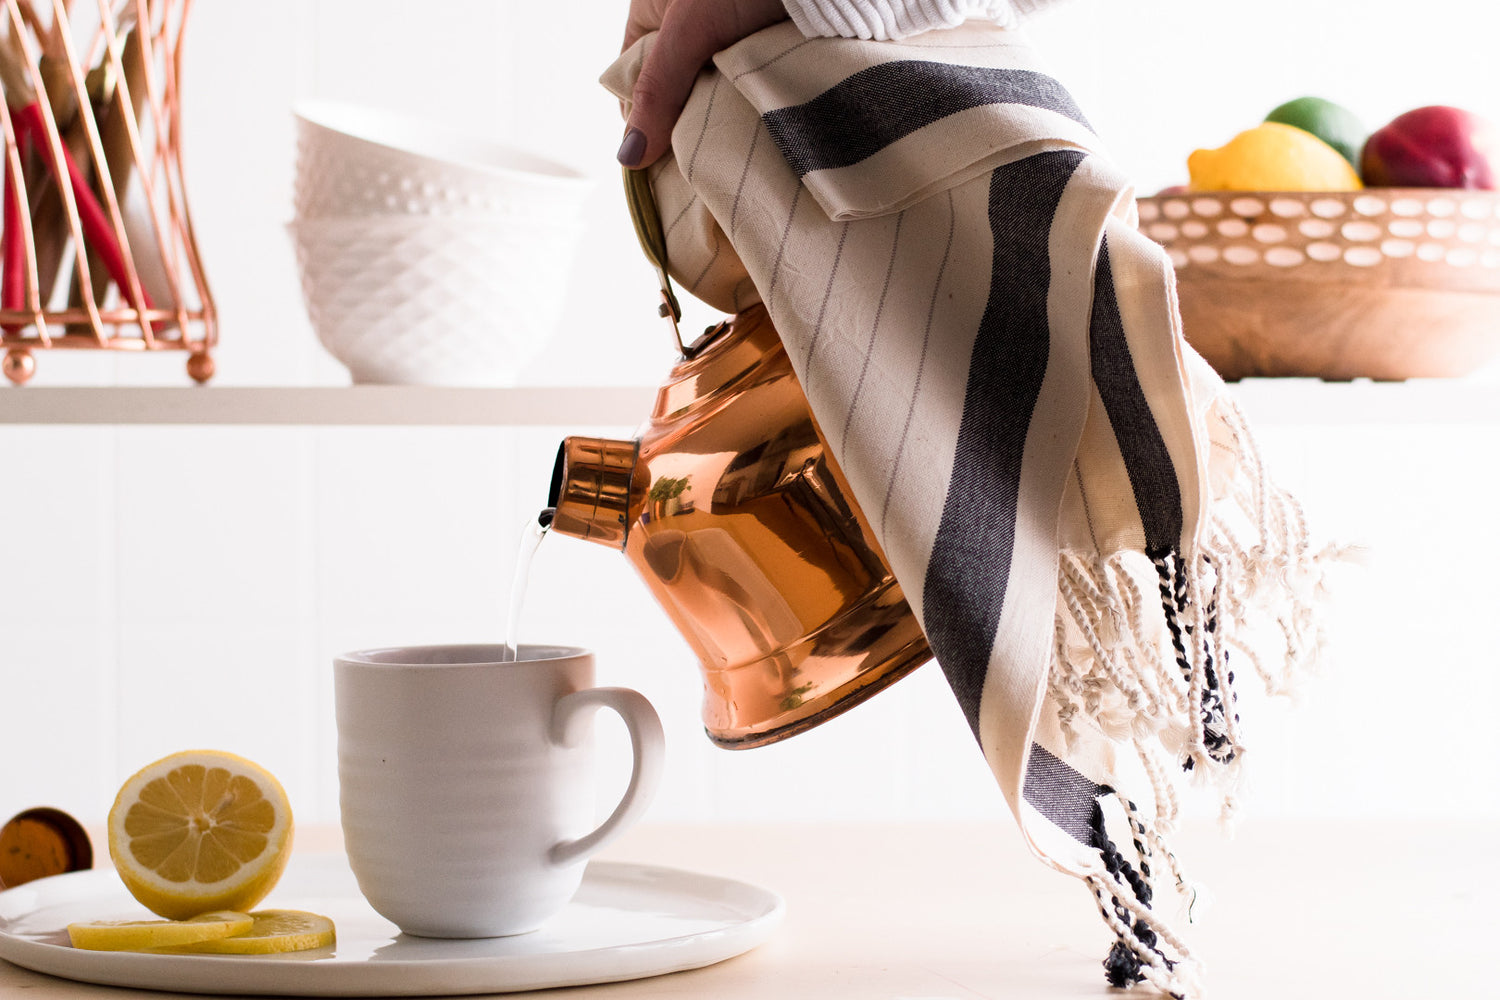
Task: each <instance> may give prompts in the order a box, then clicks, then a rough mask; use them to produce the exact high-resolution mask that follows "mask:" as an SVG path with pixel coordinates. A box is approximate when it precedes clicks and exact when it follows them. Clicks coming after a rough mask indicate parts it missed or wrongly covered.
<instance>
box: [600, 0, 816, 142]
mask: <svg viewBox="0 0 1500 1000" xmlns="http://www.w3.org/2000/svg"><path fill="white" fill-rule="evenodd" d="M786 16H787V13H786V8H785V7H784V6H782V0H630V15H629V17H628V18H627V19H626V22H625V44H624V46H623V48H622V51H623V49H628V48H630V46H631V45H634V44H635V42H636V40H637V39H639V38H640V37H641V36H642V35H644V34H646V33H647V32H650V31H660V35H659V36H658V37H657V39H656V44H654V45H653V46H652V47H651V51H650V53H649V54H648V55H647V57H646V61H645V63H644V64H643V65H642V66H641V74H640V76H639V77H638V78H637V79H636V82H635V91H634V93H632V94H631V109H630V120H629V127H628V128H627V129H626V131H625V141H624V142H622V143H620V152H619V153H618V154H617V156H618V159H619V161H620V162H621V163H623V164H624V165H625V166H627V167H646V166H649V165H650V164H652V163H655V162H656V161H657V160H659V159H660V158H661V156H662V154H663V153H665V152H666V151H667V148H668V147H669V146H670V145H671V142H672V126H673V125H675V124H677V116H678V115H680V114H681V113H682V107H683V105H685V104H686V103H687V99H688V94H689V93H691V92H692V89H693V81H694V80H696V79H697V78H698V71H699V70H700V69H702V68H703V67H704V65H705V64H706V63H707V62H708V61H709V60H710V59H712V58H713V55H714V53H715V52H718V51H720V50H722V49H726V48H728V47H729V46H730V45H733V44H734V43H735V42H737V41H739V40H740V39H742V38H745V37H746V36H748V35H752V34H754V33H755V32H757V31H759V30H760V29H762V28H765V27H768V26H770V25H772V24H775V23H776V22H777V21H781V20H785V19H786Z"/></svg>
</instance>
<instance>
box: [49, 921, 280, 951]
mask: <svg viewBox="0 0 1500 1000" xmlns="http://www.w3.org/2000/svg"><path fill="white" fill-rule="evenodd" d="M254 926H255V920H254V918H253V917H251V916H250V914H248V913H235V912H233V911H218V912H214V913H204V914H201V915H199V916H196V917H194V918H193V919H191V920H86V921H81V922H79V923H76V924H69V925H68V940H69V941H72V942H73V947H75V948H86V949H88V950H89V951H146V950H148V949H152V948H174V947H181V946H183V945H194V944H199V943H201V942H205V941H212V940H214V939H215V938H227V937H229V936H230V935H231V934H246V933H249V932H250V931H251V930H252V929H253V928H254Z"/></svg>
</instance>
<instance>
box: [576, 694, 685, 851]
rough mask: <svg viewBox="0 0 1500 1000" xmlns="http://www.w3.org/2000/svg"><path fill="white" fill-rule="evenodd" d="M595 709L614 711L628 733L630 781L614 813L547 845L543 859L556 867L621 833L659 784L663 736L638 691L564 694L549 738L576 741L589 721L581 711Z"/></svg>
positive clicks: (590, 714) (589, 716)
mask: <svg viewBox="0 0 1500 1000" xmlns="http://www.w3.org/2000/svg"><path fill="white" fill-rule="evenodd" d="M600 708H610V709H613V710H614V711H615V712H617V713H618V714H619V716H620V718H622V719H624V720H625V728H626V729H628V730H629V731H630V747H631V751H632V758H633V760H632V763H631V768H630V784H629V785H627V786H626V787H625V794H624V795H622V796H621V797H620V803H619V805H617V806H615V811H614V812H612V813H610V814H609V818H608V819H606V820H605V821H604V822H603V823H601V824H599V827H598V828H597V829H596V830H594V832H593V833H590V834H588V835H586V836H583V837H579V838H578V839H577V840H564V841H562V842H560V843H557V844H554V845H552V850H551V851H549V852H548V854H547V860H548V861H550V862H551V863H552V864H554V865H557V866H558V867H566V866H567V865H570V864H572V863H574V862H575V861H581V860H583V859H584V858H586V857H588V856H589V855H590V854H593V853H594V852H595V851H597V850H599V848H601V847H603V846H604V845H605V844H607V843H609V842H610V841H611V840H614V839H615V837H617V836H618V835H619V834H621V833H623V832H624V831H625V828H626V827H628V826H630V824H632V823H634V822H635V821H636V820H638V819H640V818H641V814H643V813H644V812H645V811H646V807H647V806H648V805H650V804H651V797H652V796H653V795H654V794H656V786H657V785H659V784H661V774H662V766H663V762H664V760H665V758H666V737H665V736H664V735H663V734H662V728H661V719H660V718H659V717H658V716H657V714H656V709H654V708H652V707H651V703H650V702H649V701H647V700H646V697H645V695H643V694H641V693H640V692H639V691H632V690H631V689H630V688H622V687H596V688H584V689H583V690H582V691H574V692H573V693H572V694H567V695H564V696H563V697H562V698H560V699H558V702H557V706H556V708H554V709H553V711H552V741H553V742H554V743H560V744H564V745H566V744H569V743H576V742H577V741H578V738H579V735H580V734H579V729H580V727H582V726H585V725H588V724H590V723H591V722H592V721H593V712H591V711H590V712H585V710H586V709H594V710H597V709H600Z"/></svg>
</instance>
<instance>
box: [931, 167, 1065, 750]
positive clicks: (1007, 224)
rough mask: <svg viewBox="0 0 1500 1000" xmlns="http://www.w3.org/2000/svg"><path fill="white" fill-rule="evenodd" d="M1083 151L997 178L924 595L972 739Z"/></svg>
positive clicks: (1001, 172) (934, 642)
mask: <svg viewBox="0 0 1500 1000" xmlns="http://www.w3.org/2000/svg"><path fill="white" fill-rule="evenodd" d="M1083 156H1084V154H1083V153H1081V152H1078V151H1075V150H1066V151H1061V152H1054V153H1040V154H1038V155H1036V156H1032V157H1028V158H1027V159H1024V160H1020V161H1018V162H1016V163H1011V164H1008V165H1006V166H1003V167H1000V168H999V169H997V170H996V171H994V173H993V174H992V175H991V177H990V204H989V221H990V230H991V232H992V233H993V236H994V256H993V265H992V273H991V277H990V290H989V299H988V301H987V303H986V304H985V309H984V315H983V317H981V319H980V324H979V330H978V333H977V335H976V337H975V340H974V349H973V352H972V354H971V356H970V359H969V376H968V385H967V387H966V389H965V395H964V409H963V416H962V417H961V418H960V421H959V429H958V442H957V445H956V448H955V451H954V456H953V473H952V476H951V478H950V480H949V484H948V495H947V496H946V497H945V498H944V501H943V514H942V519H941V520H940V521H939V523H938V530H937V539H936V541H935V542H934V543H933V547H932V555H931V557H930V558H929V560H928V563H927V578H926V580H925V581H924V582H923V590H922V607H923V610H922V617H923V619H924V621H923V624H924V625H925V627H926V630H927V639H928V642H929V643H930V644H931V646H932V651H933V653H934V655H935V656H936V657H937V660H938V662H939V663H940V664H942V667H943V673H944V674H945V675H946V676H947V678H948V684H949V686H950V687H952V688H953V693H954V694H955V695H956V696H957V697H958V701H959V704H960V705H961V706H962V707H963V710H964V715H965V716H966V717H967V718H968V720H969V725H970V726H971V727H973V729H974V734H975V736H976V737H977V736H978V735H979V700H980V695H981V694H982V693H983V691H984V678H985V674H986V672H987V671H988V670H989V665H990V650H991V648H992V647H993V645H994V640H995V629H996V626H997V625H998V624H999V622H1000V612H1001V609H1002V607H1003V606H1004V604H1005V586H1006V580H1007V579H1008V578H1009V576H1010V564H1011V553H1012V549H1013V547H1014V545H1015V541H1016V511H1017V506H1018V502H1019V498H1020V488H1021V456H1022V452H1023V451H1024V449H1025V447H1026V434H1027V430H1028V428H1029V427H1030V426H1031V417H1032V411H1033V410H1034V409H1035V408H1036V400H1037V395H1038V393H1040V391H1041V387H1042V379H1043V378H1044V377H1045V376H1046V374H1047V353H1048V343H1049V335H1048V326H1047V289H1048V286H1049V285H1050V284H1051V274H1052V266H1051V261H1050V259H1049V256H1048V241H1049V236H1050V233H1051V229H1052V218H1053V216H1054V215H1056V213H1057V205H1058V202H1059V201H1060V200H1061V198H1062V194H1063V190H1064V188H1066V187H1067V185H1068V181H1069V179H1070V178H1071V177H1072V176H1073V171H1074V170H1075V169H1077V167H1078V164H1079V163H1080V162H1082V160H1083Z"/></svg>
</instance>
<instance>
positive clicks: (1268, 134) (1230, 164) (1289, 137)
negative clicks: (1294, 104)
mask: <svg viewBox="0 0 1500 1000" xmlns="http://www.w3.org/2000/svg"><path fill="white" fill-rule="evenodd" d="M1187 166H1188V187H1189V189H1190V190H1193V191H1358V190H1359V189H1360V188H1362V187H1363V186H1364V185H1362V184H1361V183H1360V180H1359V174H1358V173H1357V172H1356V171H1355V169H1354V167H1353V165H1351V164H1350V163H1349V161H1348V160H1346V159H1344V157H1343V156H1342V155H1341V154H1340V153H1339V152H1338V150H1336V149H1334V148H1333V147H1332V146H1330V145H1328V143H1326V142H1324V141H1323V140H1322V139H1319V138H1318V137H1317V136H1315V135H1313V134H1312V133H1311V132H1308V131H1306V130H1304V129H1300V128H1297V127H1295V126H1293V125H1286V124H1283V123H1281V122H1262V123H1261V124H1259V125H1257V126H1255V127H1254V128H1249V129H1246V130H1245V131H1243V132H1241V133H1239V134H1238V135H1236V136H1235V137H1234V138H1233V139H1230V140H1229V142H1227V143H1225V144H1224V145H1222V146H1220V147H1218V148H1217V149H1198V150H1194V151H1193V152H1192V153H1191V154H1190V155H1189V156H1188V163H1187Z"/></svg>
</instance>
